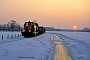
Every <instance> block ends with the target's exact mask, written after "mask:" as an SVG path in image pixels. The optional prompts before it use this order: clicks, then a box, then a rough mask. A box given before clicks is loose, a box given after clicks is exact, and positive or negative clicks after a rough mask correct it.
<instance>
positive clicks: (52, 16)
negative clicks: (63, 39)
mask: <svg viewBox="0 0 90 60" xmlns="http://www.w3.org/2000/svg"><path fill="white" fill-rule="evenodd" d="M34 19H37V22H39V24H40V25H43V26H52V27H56V28H70V29H72V26H73V25H75V24H76V25H77V26H78V29H82V28H84V27H89V28H90V1H89V0H27V1H26V0H1V1H0V24H2V23H7V22H8V21H10V20H16V21H17V22H18V23H19V24H21V25H23V23H24V22H25V21H26V20H32V21H33V20H34Z"/></svg>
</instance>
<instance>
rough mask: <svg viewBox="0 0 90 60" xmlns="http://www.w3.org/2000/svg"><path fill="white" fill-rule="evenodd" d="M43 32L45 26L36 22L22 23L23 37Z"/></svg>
mask: <svg viewBox="0 0 90 60" xmlns="http://www.w3.org/2000/svg"><path fill="white" fill-rule="evenodd" d="M43 33H45V28H44V27H43V26H39V25H38V23H36V22H30V21H29V22H25V23H24V30H22V31H21V34H22V36H24V37H32V36H36V35H40V34H43Z"/></svg>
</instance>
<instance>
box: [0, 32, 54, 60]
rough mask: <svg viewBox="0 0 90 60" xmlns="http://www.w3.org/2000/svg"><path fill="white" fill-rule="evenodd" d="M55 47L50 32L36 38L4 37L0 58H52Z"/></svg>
mask: <svg viewBox="0 0 90 60" xmlns="http://www.w3.org/2000/svg"><path fill="white" fill-rule="evenodd" d="M0 33H3V34H5V35H6V34H7V32H0ZM15 33H16V32H15ZM17 33H19V32H17ZM8 34H9V33H8ZM10 34H11V33H10ZM13 34H14V33H13ZM10 40H11V41H10ZM3 41H4V42H5V43H4V42H3ZM8 41H9V42H8ZM53 47H54V44H53V40H52V38H51V36H50V34H48V33H45V34H43V35H40V36H36V37H34V38H33V37H32V38H24V37H17V38H14V39H3V40H2V41H0V60H48V59H49V60H50V59H51V55H52V53H53Z"/></svg>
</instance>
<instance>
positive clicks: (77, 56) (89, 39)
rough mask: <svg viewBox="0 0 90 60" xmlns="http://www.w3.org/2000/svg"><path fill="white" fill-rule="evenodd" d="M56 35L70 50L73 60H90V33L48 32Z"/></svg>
mask: <svg viewBox="0 0 90 60" xmlns="http://www.w3.org/2000/svg"><path fill="white" fill-rule="evenodd" d="M48 33H53V34H56V35H57V36H59V37H60V38H61V42H63V44H64V45H65V46H66V47H67V48H69V50H70V52H71V53H70V56H72V57H71V58H72V60H90V32H59V31H53V32H50V31H49V32H48Z"/></svg>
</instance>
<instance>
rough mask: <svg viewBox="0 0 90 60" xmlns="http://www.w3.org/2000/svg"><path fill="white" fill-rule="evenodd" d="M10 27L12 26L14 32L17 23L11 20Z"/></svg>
mask: <svg viewBox="0 0 90 60" xmlns="http://www.w3.org/2000/svg"><path fill="white" fill-rule="evenodd" d="M8 25H9V26H10V29H11V31H12V32H13V31H14V26H15V25H16V21H14V20H11V21H10V22H8Z"/></svg>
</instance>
